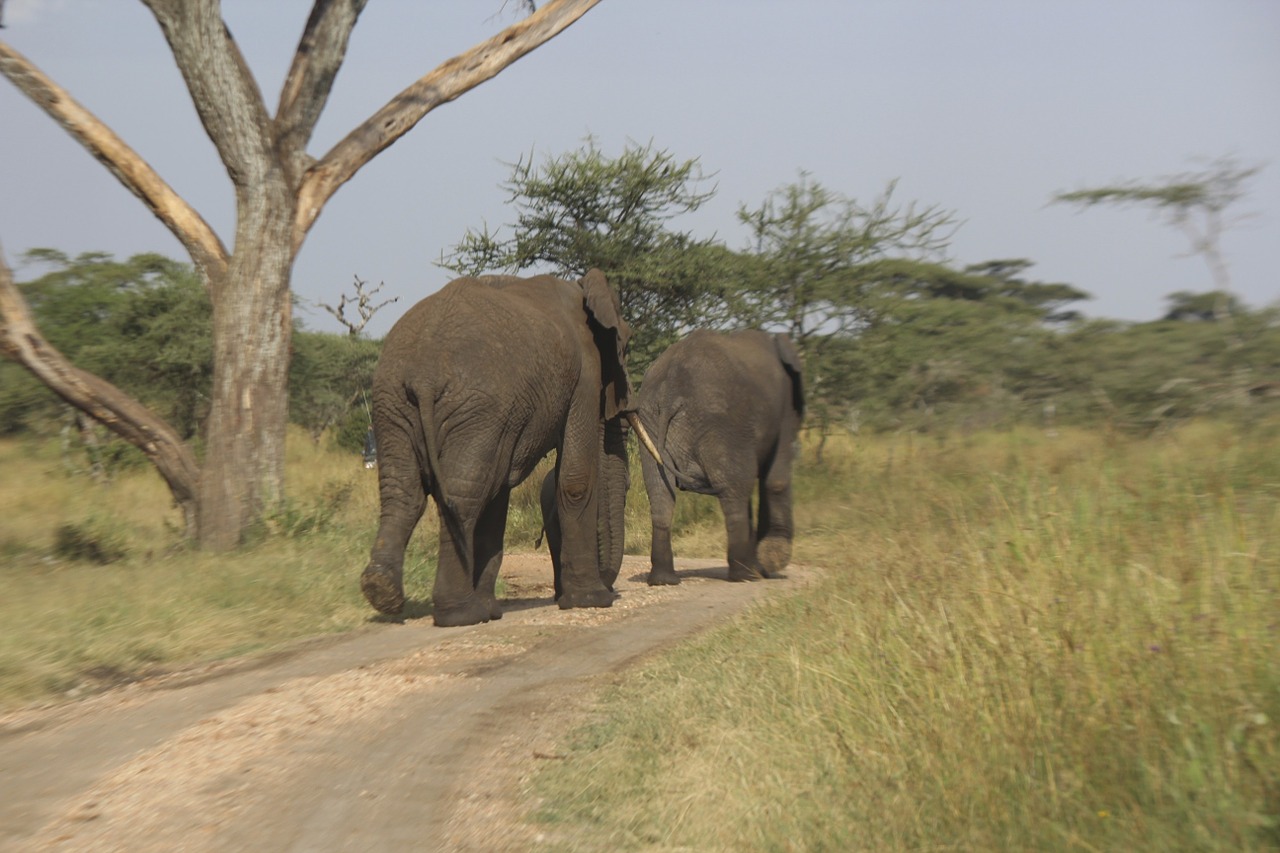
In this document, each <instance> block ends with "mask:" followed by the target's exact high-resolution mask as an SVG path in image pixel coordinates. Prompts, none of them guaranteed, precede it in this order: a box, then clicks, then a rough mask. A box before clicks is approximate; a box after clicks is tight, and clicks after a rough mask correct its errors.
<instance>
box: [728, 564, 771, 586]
mask: <svg viewBox="0 0 1280 853" xmlns="http://www.w3.org/2000/svg"><path fill="white" fill-rule="evenodd" d="M766 577H768V575H766V574H764V573H763V572H761V571H759V570H757V569H753V568H751V567H750V566H744V565H742V564H741V563H733V564H731V565H730V566H729V580H731V581H733V582H734V583H742V582H744V581H758V580H764V579H765V578H766Z"/></svg>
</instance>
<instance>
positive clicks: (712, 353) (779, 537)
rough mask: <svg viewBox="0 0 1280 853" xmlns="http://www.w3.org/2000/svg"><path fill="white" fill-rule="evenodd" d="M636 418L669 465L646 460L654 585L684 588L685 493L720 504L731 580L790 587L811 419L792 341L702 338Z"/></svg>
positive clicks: (687, 341)
mask: <svg viewBox="0 0 1280 853" xmlns="http://www.w3.org/2000/svg"><path fill="white" fill-rule="evenodd" d="M636 415H637V416H638V418H639V420H640V422H641V423H642V424H643V425H644V429H645V430H646V431H647V432H648V434H649V435H650V436H652V438H653V442H654V444H656V445H657V448H658V452H659V454H660V455H661V459H662V461H661V463H659V462H657V461H655V459H654V458H652V456H647V455H645V454H641V456H640V464H641V470H642V471H643V473H644V486H645V491H646V492H647V493H648V495H649V507H650V513H651V518H652V521H653V539H652V547H651V551H650V557H651V561H652V566H651V568H650V570H649V578H648V580H649V583H650V584H655V585H656V584H676V583H679V582H680V577H679V575H677V574H676V572H675V565H674V558H673V556H672V552H671V520H672V517H673V515H674V513H675V496H676V495H675V493H676V489H677V488H678V489H681V490H683V491H688V492H695V493H698V494H704V495H715V496H716V497H718V498H719V499H720V509H721V511H722V512H723V513H724V523H725V533H726V538H727V540H728V560H729V580H733V581H749V580H758V579H760V578H772V577H783V575H782V572H783V570H784V569H785V568H786V566H787V564H788V563H789V562H790V560H791V541H792V538H793V536H794V527H793V522H792V514H791V464H792V460H793V458H794V456H795V452H796V435H797V433H798V432H799V429H800V422H801V419H802V418H803V416H804V388H803V381H802V373H801V361H800V354H799V352H797V350H796V347H795V344H794V343H793V342H792V341H791V338H790V337H788V336H787V335H785V334H769V333H767V332H762V331H758V330H753V329H748V330H743V331H738V332H730V333H718V332H710V331H705V330H698V331H695V332H692V333H690V334H689V335H688V336H687V337H685V338H684V339H683V340H681V341H679V342H677V343H675V344H673V345H672V346H671V347H670V348H668V349H667V350H666V352H664V353H663V354H662V355H661V356H659V357H658V359H657V360H656V361H655V362H654V363H653V364H652V365H651V366H650V367H649V369H648V371H647V372H646V373H645V375H644V380H643V384H642V385H641V387H640V394H639V403H638V405H637V407H636ZM757 483H758V484H759V501H760V507H759V510H760V511H759V516H758V519H755V520H753V519H752V512H751V497H752V492H753V491H754V490H755V487H756V484H757Z"/></svg>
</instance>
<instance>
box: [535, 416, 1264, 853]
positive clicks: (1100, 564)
mask: <svg viewBox="0 0 1280 853" xmlns="http://www.w3.org/2000/svg"><path fill="white" fill-rule="evenodd" d="M1278 451H1280V424H1276V423H1274V422H1273V423H1271V424H1269V425H1268V426H1266V427H1255V428H1249V429H1242V428H1240V427H1237V426H1230V425H1224V424H1220V423H1198V424H1194V425H1187V426H1183V427H1180V428H1178V429H1175V430H1170V431H1167V432H1164V433H1162V434H1159V435H1150V436H1145V437H1135V436H1126V435H1121V434H1118V433H1115V432H1107V431H1105V430H1096V429H1095V430H1081V429H1074V428H1073V429H1067V430H1064V431H1062V432H1060V433H1058V434H1056V435H1052V434H1048V433H1045V432H1044V431H1041V430H1029V429H1017V430H1014V431H1012V432H1002V433H993V432H983V433H978V434H974V435H970V436H968V437H964V438H948V439H943V440H934V439H923V440H922V439H920V438H913V437H909V436H902V435H899V436H880V437H874V438H863V439H858V440H853V439H850V438H847V437H841V438H840V439H839V440H832V441H829V442H828V448H827V452H826V454H825V460H824V462H823V463H822V464H821V465H819V464H816V462H815V460H814V456H813V454H812V453H809V454H807V455H806V461H805V463H804V464H803V465H801V466H800V469H799V471H798V475H797V484H796V485H797V513H796V520H797V524H798V531H799V533H798V536H797V540H796V547H797V550H796V559H797V560H798V561H800V562H802V563H806V564H809V565H814V566H822V567H824V571H823V574H822V579H821V580H820V581H819V582H818V583H816V584H815V585H814V586H813V587H812V588H811V589H808V590H805V591H804V592H802V593H800V594H798V595H795V596H793V597H791V598H788V599H786V600H780V601H779V600H773V601H770V602H767V603H765V604H764V605H761V606H759V607H757V608H756V609H755V610H754V611H752V612H751V613H750V614H749V615H748V616H747V617H746V618H743V619H739V620H737V621H735V622H734V623H732V624H730V625H726V626H724V627H722V628H719V629H717V630H715V631H713V632H711V633H710V634H708V635H705V636H703V637H702V638H701V639H699V640H697V641H696V642H693V643H691V644H689V645H687V646H686V647H684V648H682V649H680V650H678V651H676V652H675V653H674V654H669V655H664V656H663V657H662V658H660V659H658V660H654V661H652V662H650V663H649V664H648V665H646V666H645V667H643V668H642V669H641V670H640V671H638V672H636V673H633V674H632V675H631V676H630V677H629V678H628V679H627V680H626V681H625V682H623V683H622V684H621V685H620V686H618V687H617V688H614V689H612V690H611V691H610V693H609V694H608V695H606V696H605V698H604V699H603V701H602V702H601V703H600V704H599V706H598V708H597V709H596V711H597V713H596V714H595V718H596V720H597V721H596V722H595V723H593V724H591V725H590V726H588V727H587V728H586V729H585V730H583V731H581V732H579V733H578V734H577V735H576V736H575V737H574V738H572V739H571V740H570V741H569V742H568V743H567V744H566V745H565V747H564V750H563V754H564V755H565V756H566V760H565V761H562V762H548V765H549V766H548V767H547V768H546V769H545V770H544V771H543V772H542V774H541V775H540V776H539V777H538V778H537V779H536V780H535V781H534V783H533V786H532V789H533V791H534V792H535V793H536V794H537V795H539V796H541V797H542V805H541V806H540V808H539V809H538V811H537V812H536V814H535V817H536V819H537V820H539V821H541V822H543V823H544V824H545V830H546V833H547V837H548V839H549V842H548V848H547V849H560V850H572V849H583V850H605V849H609V850H653V849H660V850H922V849H954V850H1223V851H1225V850H1269V849H1275V848H1276V846H1277V845H1280V799H1278V797H1280V717H1278V716H1277V715H1280V656H1278V655H1277V654H1276V650H1277V649H1280V585H1278V584H1277V580H1278V579H1280V452H1278ZM700 535H701V536H703V537H707V538H703V539H701V540H699V536H700ZM683 536H684V537H685V541H686V545H685V551H686V553H687V552H688V550H689V549H691V548H695V547H696V546H695V544H694V543H695V542H698V541H701V542H702V543H705V545H706V546H707V547H706V552H708V553H713V552H714V548H715V547H717V546H718V544H719V543H718V541H717V538H716V536H715V530H714V525H709V524H708V525H700V524H697V523H695V524H690V525H687V526H686V527H685V528H684V532H683ZM677 548H679V545H677Z"/></svg>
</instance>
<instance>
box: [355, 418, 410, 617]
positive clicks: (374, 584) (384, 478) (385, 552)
mask: <svg viewBox="0 0 1280 853" xmlns="http://www.w3.org/2000/svg"><path fill="white" fill-rule="evenodd" d="M377 415H378V438H379V441H380V442H381V444H382V447H381V448H380V452H381V455H382V463H381V464H380V465H379V466H378V497H379V502H380V504H381V508H380V511H379V517H378V534H377V536H376V537H375V538H374V541H373V548H372V549H371V552H370V555H369V564H368V565H367V566H365V569H364V572H363V573H362V574H361V575H360V590H361V592H363V593H364V597H365V599H366V600H367V601H368V602H369V603H370V604H371V605H373V607H374V608H375V609H376V610H378V611H379V612H380V613H387V614H396V613H399V612H400V611H401V610H403V609H404V549H405V547H406V546H407V545H408V544H409V537H410V536H412V535H413V529H414V528H415V527H416V526H417V524H418V520H419V519H421V518H422V512H423V510H425V509H426V507H427V492H426V484H425V483H424V482H423V473H422V469H421V467H420V464H419V461H418V458H417V456H416V454H415V453H414V451H413V447H412V442H411V441H410V439H409V437H408V434H407V432H406V430H407V429H411V428H412V421H411V419H410V418H409V417H408V416H407V415H402V416H401V417H400V418H396V419H394V421H392V419H389V418H387V417H385V416H383V415H382V414H381V413H377Z"/></svg>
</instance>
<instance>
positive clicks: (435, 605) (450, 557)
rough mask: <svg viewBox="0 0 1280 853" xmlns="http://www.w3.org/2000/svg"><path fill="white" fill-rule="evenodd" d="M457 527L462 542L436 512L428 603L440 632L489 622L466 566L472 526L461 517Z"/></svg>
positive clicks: (472, 556) (486, 608) (471, 558)
mask: <svg viewBox="0 0 1280 853" xmlns="http://www.w3.org/2000/svg"><path fill="white" fill-rule="evenodd" d="M470 517H471V518H474V517H475V516H474V515H472V516H470ZM458 526H459V527H460V528H461V531H459V532H460V534H461V537H462V541H459V538H458V534H455V532H454V530H453V527H452V525H450V524H449V523H448V522H447V521H446V519H445V517H444V513H443V512H440V556H439V559H438V560H437V562H436V582H435V585H434V586H433V587H432V589H431V603H432V611H433V613H434V619H435V623H436V624H437V625H439V626H440V627H442V628H451V627H455V626H458V625H476V624H479V623H481V622H488V621H489V619H490V618H491V617H490V615H489V603H488V602H487V601H484V600H483V599H482V598H481V597H480V596H479V595H477V594H476V589H475V585H474V576H473V573H472V571H473V569H472V567H471V566H468V565H467V564H468V563H473V565H474V559H475V553H476V548H475V541H476V536H475V528H476V522H474V521H469V520H468V516H467V515H465V514H463V515H462V517H461V518H460V519H459V525H458Z"/></svg>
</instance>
